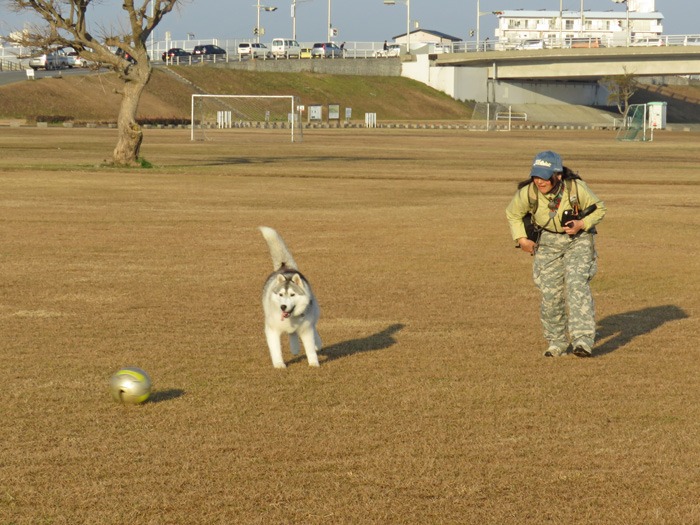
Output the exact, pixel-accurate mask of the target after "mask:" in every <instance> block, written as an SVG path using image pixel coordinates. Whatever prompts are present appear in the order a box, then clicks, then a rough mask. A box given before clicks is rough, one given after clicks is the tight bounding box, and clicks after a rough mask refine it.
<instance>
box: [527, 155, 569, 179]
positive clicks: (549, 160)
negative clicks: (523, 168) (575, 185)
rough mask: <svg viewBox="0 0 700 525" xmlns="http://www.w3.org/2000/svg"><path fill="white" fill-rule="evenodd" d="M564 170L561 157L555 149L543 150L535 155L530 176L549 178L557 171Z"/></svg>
mask: <svg viewBox="0 0 700 525" xmlns="http://www.w3.org/2000/svg"><path fill="white" fill-rule="evenodd" d="M563 171H564V166H563V165H562V163H561V157H560V156H559V154H558V153H554V152H553V151H542V152H540V153H538V154H537V155H535V160H533V161H532V171H530V177H537V178H538V179H544V180H549V179H550V178H552V175H554V174H555V173H561V172H563Z"/></svg>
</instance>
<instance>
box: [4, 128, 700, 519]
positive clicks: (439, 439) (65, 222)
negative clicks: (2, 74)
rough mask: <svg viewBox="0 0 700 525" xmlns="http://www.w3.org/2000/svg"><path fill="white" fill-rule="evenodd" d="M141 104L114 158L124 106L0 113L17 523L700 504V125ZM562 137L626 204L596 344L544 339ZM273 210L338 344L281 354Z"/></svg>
mask: <svg viewBox="0 0 700 525" xmlns="http://www.w3.org/2000/svg"><path fill="white" fill-rule="evenodd" d="M145 133H146V138H145V141H144V145H143V148H142V154H143V155H144V156H145V158H146V159H147V160H148V161H150V162H151V163H153V165H154V168H153V169H150V170H134V171H121V170H115V169H112V168H104V167H101V162H102V160H103V159H105V158H108V157H109V156H110V153H111V150H112V148H113V147H114V144H115V142H116V130H108V129H93V130H86V129H78V128H73V129H63V128H61V129H54V128H49V129H36V128H32V129H30V128H15V129H9V128H4V129H3V128H0V184H1V185H2V191H1V192H0V228H2V234H1V236H0V239H2V243H1V248H0V260H1V261H2V278H1V280H0V319H1V321H0V341H1V344H0V358H1V360H2V367H1V368H0V385H2V393H1V394H0V396H1V399H2V400H1V402H0V413H1V414H2V421H3V423H2V425H1V426H0V473H1V475H0V523H2V524H3V525H7V524H23V525H24V524H71V525H74V524H82V523H85V524H117V523H138V524H139V525H146V524H153V525H161V524H233V523H241V524H292V523H298V524H429V523H430V524H432V523H444V524H540V523H552V524H569V523H576V524H579V523H580V524H645V525H647V524H697V523H700V500H699V499H698V494H700V440H699V439H698V436H699V435H700V388H699V384H698V378H699V377H700V374H699V372H700V365H699V363H700V359H699V358H700V355H699V352H698V340H699V338H700V325H699V323H698V314H699V313H700V294H699V293H698V291H699V289H700V287H699V284H700V271H699V270H700V265H699V264H698V247H697V244H698V231H700V164H699V163H698V141H699V140H700V136H699V135H698V134H692V133H673V134H671V133H658V134H657V135H656V137H655V140H654V142H650V143H620V142H617V141H615V140H614V134H613V133H612V132H580V131H558V132H554V131H552V132H549V131H547V132H544V131H540V132H528V133H525V132H518V133H478V132H467V131H463V130H462V131H457V130H442V131H438V130H430V131H425V130H424V131H419V130H356V129H355V130H310V131H307V132H305V135H304V142H303V143H300V144H290V143H289V140H288V138H287V137H286V136H282V135H277V134H273V133H271V132H265V131H236V132H226V133H221V134H212V135H213V136H214V138H216V140H212V141H207V142H190V141H189V132H188V131H187V130H146V132H145ZM550 148H551V149H555V150H556V151H558V152H560V153H561V154H562V155H563V157H564V160H565V164H566V165H568V166H570V167H572V168H573V169H575V170H577V171H579V173H580V174H581V175H582V176H583V178H584V179H586V180H587V181H588V182H589V183H590V184H591V186H592V188H593V190H594V191H595V192H596V193H597V195H598V196H600V197H601V198H603V199H604V200H605V202H606V205H607V206H608V210H609V211H608V215H607V217H606V219H605V220H604V221H603V223H602V224H601V226H600V227H599V232H600V235H599V236H598V240H597V242H598V252H599V256H600V260H599V268H600V269H599V274H598V275H597V277H596V278H595V280H594V284H593V288H594V295H595V298H596V305H597V319H598V326H599V340H598V342H597V344H596V348H595V356H594V357H593V358H591V359H579V358H575V357H563V358H559V359H545V358H543V357H541V355H542V351H543V350H544V347H545V343H544V341H543V340H542V338H541V331H540V325H539V319H538V306H539V298H538V294H537V291H536V289H535V287H534V284H533V283H532V280H531V276H530V272H531V264H532V260H531V258H530V257H528V256H527V255H525V254H524V253H522V252H520V251H518V250H515V249H514V248H513V243H512V242H511V240H510V238H509V233H508V226H507V223H506V220H505V215H504V210H505V207H506V205H507V204H508V202H509V200H510V198H511V196H512V195H513V193H514V191H515V186H516V183H517V181H519V180H521V179H523V178H526V177H527V175H528V173H529V163H530V162H531V159H532V157H533V156H534V154H535V153H536V152H537V151H540V150H543V149H550ZM258 225H268V226H272V227H274V228H276V229H277V230H278V231H279V232H280V233H281V234H282V235H283V237H284V238H285V240H286V241H287V244H288V245H289V246H290V248H291V250H292V252H293V253H294V256H295V258H296V260H297V262H298V263H299V264H300V266H301V269H302V271H303V272H304V273H305V275H306V276H307V277H308V278H309V279H310V280H311V282H312V283H313V285H314V290H315V292H316V294H317V295H318V297H319V302H320V304H321V308H322V319H321V322H320V324H319V331H320V333H321V336H322V338H323V339H324V344H325V349H324V350H323V351H322V352H321V354H320V359H321V367H320V368H318V369H313V368H310V367H308V366H307V363H306V359H305V358H304V357H303V355H302V356H300V357H297V358H293V357H292V356H291V355H290V354H289V352H288V351H286V353H285V359H286V360H287V364H288V368H287V369H286V370H284V371H280V370H275V369H273V368H272V366H271V363H270V359H269V356H268V353H267V348H266V344H265V340H264V335H263V320H262V312H261V306H260V291H261V288H262V284H263V281H264V279H265V278H266V276H267V275H268V273H269V272H270V271H271V270H272V265H271V262H270V257H269V254H268V252H267V247H266V246H265V243H264V240H263V238H262V236H261V235H260V233H259V231H258V230H257V226H258ZM127 365H134V366H139V367H142V368H144V369H145V370H147V371H148V372H149V373H150V374H151V376H152V378H153V380H154V387H155V388H154V394H153V396H152V398H151V400H150V401H149V402H147V403H146V404H144V405H142V406H138V407H124V406H120V405H118V404H116V403H114V402H113V401H112V399H111V398H110V395H109V392H108V389H107V385H108V380H109V377H110V375H111V374H112V373H113V372H114V371H115V370H117V369H118V368H120V367H122V366H127Z"/></svg>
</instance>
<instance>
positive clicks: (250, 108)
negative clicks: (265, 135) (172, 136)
mask: <svg viewBox="0 0 700 525" xmlns="http://www.w3.org/2000/svg"><path fill="white" fill-rule="evenodd" d="M234 128H258V129H267V130H278V132H281V133H284V134H285V135H287V134H288V135H289V136H290V140H291V141H292V142H301V140H302V122H301V116H300V115H299V111H298V110H297V105H296V98H295V97H294V96H292V95H202V94H195V95H192V105H191V124H190V140H197V139H199V140H205V139H209V140H211V137H212V134H208V133H207V131H208V130H224V129H234Z"/></svg>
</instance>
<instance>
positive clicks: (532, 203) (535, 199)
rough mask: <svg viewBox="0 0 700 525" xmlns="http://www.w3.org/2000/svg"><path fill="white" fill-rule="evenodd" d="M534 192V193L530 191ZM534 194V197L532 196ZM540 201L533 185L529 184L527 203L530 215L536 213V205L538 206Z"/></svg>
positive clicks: (532, 183)
mask: <svg viewBox="0 0 700 525" xmlns="http://www.w3.org/2000/svg"><path fill="white" fill-rule="evenodd" d="M531 190H534V191H531ZM533 193H534V195H533ZM539 202H540V199H539V196H538V195H537V189H536V188H535V183H534V182H531V183H530V184H528V185H527V203H528V205H529V207H530V213H531V214H532V215H534V214H535V212H536V211H537V205H538V204H539Z"/></svg>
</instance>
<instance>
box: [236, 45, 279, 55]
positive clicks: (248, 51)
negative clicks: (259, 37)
mask: <svg viewBox="0 0 700 525" xmlns="http://www.w3.org/2000/svg"><path fill="white" fill-rule="evenodd" d="M238 55H239V56H240V57H241V58H243V57H244V56H249V57H250V58H272V52H271V51H270V50H269V49H268V47H267V46H266V45H265V44H260V43H258V42H241V43H240V44H238Z"/></svg>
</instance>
